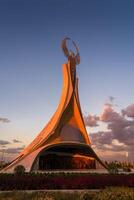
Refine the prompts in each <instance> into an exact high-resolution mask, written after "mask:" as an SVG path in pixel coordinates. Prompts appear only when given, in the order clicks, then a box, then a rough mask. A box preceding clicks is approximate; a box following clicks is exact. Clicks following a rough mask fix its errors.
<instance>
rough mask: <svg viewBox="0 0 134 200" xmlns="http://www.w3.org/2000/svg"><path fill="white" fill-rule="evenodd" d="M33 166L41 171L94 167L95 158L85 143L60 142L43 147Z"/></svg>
mask: <svg viewBox="0 0 134 200" xmlns="http://www.w3.org/2000/svg"><path fill="white" fill-rule="evenodd" d="M35 166H36V168H35ZM33 168H34V169H33V170H41V171H43V170H75V169H76V170H79V169H96V159H95V157H94V155H93V153H92V149H91V148H90V147H89V146H87V145H79V144H68V145H67V144H66V145H65V144H60V145H54V146H51V147H49V148H47V149H43V150H42V151H41V152H40V153H39V154H38V156H37V159H36V162H35V163H34V166H33Z"/></svg>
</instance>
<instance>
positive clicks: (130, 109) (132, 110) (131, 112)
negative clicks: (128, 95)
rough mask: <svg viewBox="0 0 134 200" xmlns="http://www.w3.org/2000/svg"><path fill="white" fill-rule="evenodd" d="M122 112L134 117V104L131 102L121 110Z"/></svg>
mask: <svg viewBox="0 0 134 200" xmlns="http://www.w3.org/2000/svg"><path fill="white" fill-rule="evenodd" d="M122 114H123V115H126V116H127V117H132V118H134V104H131V105H129V106H128V107H127V108H126V109H124V110H122Z"/></svg>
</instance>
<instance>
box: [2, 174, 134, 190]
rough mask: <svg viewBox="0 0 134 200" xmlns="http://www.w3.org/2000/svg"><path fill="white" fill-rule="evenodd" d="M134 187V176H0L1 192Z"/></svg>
mask: <svg viewBox="0 0 134 200" xmlns="http://www.w3.org/2000/svg"><path fill="white" fill-rule="evenodd" d="M106 186H127V187H134V174H131V175H125V174H117V175H112V174H98V175H96V174H64V173H61V174H24V175H21V176H19V175H14V174H0V190H38V189H100V188H105V187H106Z"/></svg>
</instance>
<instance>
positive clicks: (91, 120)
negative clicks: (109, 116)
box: [84, 114, 99, 127]
mask: <svg viewBox="0 0 134 200" xmlns="http://www.w3.org/2000/svg"><path fill="white" fill-rule="evenodd" d="M98 120H99V117H98V116H96V115H90V114H89V115H87V116H84V122H85V125H86V126H90V127H95V126H98Z"/></svg>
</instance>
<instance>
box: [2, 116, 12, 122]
mask: <svg viewBox="0 0 134 200" xmlns="http://www.w3.org/2000/svg"><path fill="white" fill-rule="evenodd" d="M0 122H2V123H9V122H10V120H9V119H8V118H3V117H0Z"/></svg>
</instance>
